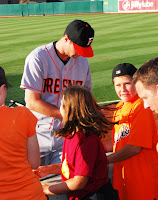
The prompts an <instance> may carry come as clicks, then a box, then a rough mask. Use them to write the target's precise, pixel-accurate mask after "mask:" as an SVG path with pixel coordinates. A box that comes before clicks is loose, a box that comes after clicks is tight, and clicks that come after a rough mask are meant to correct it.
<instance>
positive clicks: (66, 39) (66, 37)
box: [64, 34, 69, 42]
mask: <svg viewBox="0 0 158 200" xmlns="http://www.w3.org/2000/svg"><path fill="white" fill-rule="evenodd" d="M64 40H65V41H66V42H67V41H68V40H69V37H68V36H67V35H66V34H65V35H64Z"/></svg>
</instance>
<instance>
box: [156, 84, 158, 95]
mask: <svg viewBox="0 0 158 200" xmlns="http://www.w3.org/2000/svg"><path fill="white" fill-rule="evenodd" d="M156 95H157V96H158V84H157V85H156Z"/></svg>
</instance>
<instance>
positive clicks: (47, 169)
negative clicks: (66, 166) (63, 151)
mask: <svg viewBox="0 0 158 200" xmlns="http://www.w3.org/2000/svg"><path fill="white" fill-rule="evenodd" d="M34 173H35V174H36V175H38V176H39V177H40V178H42V177H45V176H47V175H48V174H61V163H58V164H52V165H46V166H39V167H38V168H37V169H36V170H34Z"/></svg>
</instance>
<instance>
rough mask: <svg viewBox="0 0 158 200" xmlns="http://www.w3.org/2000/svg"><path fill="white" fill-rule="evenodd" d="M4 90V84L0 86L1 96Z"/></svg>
mask: <svg viewBox="0 0 158 200" xmlns="http://www.w3.org/2000/svg"><path fill="white" fill-rule="evenodd" d="M4 88H5V84H3V85H1V86H0V94H2V91H3V90H4Z"/></svg>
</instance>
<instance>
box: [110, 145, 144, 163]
mask: <svg viewBox="0 0 158 200" xmlns="http://www.w3.org/2000/svg"><path fill="white" fill-rule="evenodd" d="M141 150H142V147H139V146H134V145H129V144H127V145H125V146H124V147H123V148H122V149H120V150H119V151H116V152H115V153H113V154H110V155H109V156H107V160H108V163H115V162H120V161H123V160H126V159H128V158H131V157H132V156H135V155H137V154H138V153H140V152H141Z"/></svg>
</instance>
